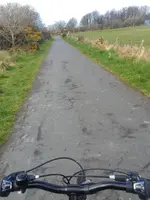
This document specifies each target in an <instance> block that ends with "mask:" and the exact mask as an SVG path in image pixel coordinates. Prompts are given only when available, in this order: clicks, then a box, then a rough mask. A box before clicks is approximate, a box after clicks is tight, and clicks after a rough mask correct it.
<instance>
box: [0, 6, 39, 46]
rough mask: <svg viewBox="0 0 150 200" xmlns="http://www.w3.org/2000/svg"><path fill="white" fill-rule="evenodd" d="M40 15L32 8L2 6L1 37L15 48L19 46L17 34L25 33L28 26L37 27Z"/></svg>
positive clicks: (0, 19)
mask: <svg viewBox="0 0 150 200" xmlns="http://www.w3.org/2000/svg"><path fill="white" fill-rule="evenodd" d="M38 17H39V15H38V13H37V12H35V10H34V9H33V8H31V7H30V6H28V5H26V6H22V5H20V4H18V3H8V4H7V5H2V6H0V25H1V28H0V35H2V36H3V37H4V38H5V39H6V40H7V41H9V42H10V43H11V44H12V46H13V47H14V46H15V45H16V44H17V41H16V39H17V34H19V33H21V32H23V30H24V28H25V27H27V26H28V25H35V23H36V22H37V19H38Z"/></svg>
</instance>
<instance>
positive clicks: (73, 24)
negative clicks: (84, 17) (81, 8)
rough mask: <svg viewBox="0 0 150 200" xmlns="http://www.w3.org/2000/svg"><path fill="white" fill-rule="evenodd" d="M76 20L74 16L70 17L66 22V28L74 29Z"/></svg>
mask: <svg viewBox="0 0 150 200" xmlns="http://www.w3.org/2000/svg"><path fill="white" fill-rule="evenodd" d="M77 23H78V22H77V20H76V18H74V17H72V18H71V19H70V20H69V21H68V23H67V25H66V26H67V28H70V29H74V28H75V27H76V26H77Z"/></svg>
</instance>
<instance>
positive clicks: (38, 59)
mask: <svg viewBox="0 0 150 200" xmlns="http://www.w3.org/2000/svg"><path fill="white" fill-rule="evenodd" d="M51 43H52V40H51V41H50V40H47V41H45V42H44V43H43V44H42V45H41V47H40V50H39V51H36V52H34V53H29V54H25V55H19V56H17V58H16V66H15V67H13V68H11V69H10V70H8V71H6V72H4V73H0V144H2V143H4V142H5V140H7V138H8V136H9V134H10V132H11V127H12V125H13V123H14V121H15V118H16V113H17V111H18V110H19V108H20V105H21V104H22V103H23V101H24V99H25V97H26V95H27V92H28V91H29V89H30V88H31V87H32V83H33V80H34V78H35V75H36V72H37V70H38V68H39V67H40V65H41V63H42V61H43V60H44V58H45V57H46V55H47V53H48V49H49V47H50V45H51Z"/></svg>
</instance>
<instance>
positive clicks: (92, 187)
mask: <svg viewBox="0 0 150 200" xmlns="http://www.w3.org/2000/svg"><path fill="white" fill-rule="evenodd" d="M28 188H38V189H42V190H45V191H49V192H52V193H59V194H67V195H68V194H71V193H76V194H79V195H81V194H87V195H90V194H94V193H96V192H98V191H101V190H106V189H116V190H124V191H126V184H124V183H120V182H101V183H90V184H84V185H67V186H58V185H54V184H50V183H46V182H42V181H35V182H33V183H31V184H29V185H28Z"/></svg>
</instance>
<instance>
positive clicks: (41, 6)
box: [0, 0, 150, 25]
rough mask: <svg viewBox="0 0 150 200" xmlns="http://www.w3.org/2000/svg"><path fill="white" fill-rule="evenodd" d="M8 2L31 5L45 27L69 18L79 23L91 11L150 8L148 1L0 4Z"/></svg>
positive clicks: (53, 0) (22, 1)
mask: <svg viewBox="0 0 150 200" xmlns="http://www.w3.org/2000/svg"><path fill="white" fill-rule="evenodd" d="M10 2H18V3H20V4H23V5H24V4H29V5H31V6H32V7H34V8H35V9H36V10H37V11H38V12H39V13H40V15H41V18H42V20H43V22H44V23H45V24H46V25H50V24H53V23H55V22H56V21H59V20H65V21H68V20H69V19H70V18H71V17H75V18H76V19H77V20H78V21H80V19H81V17H82V16H83V15H84V14H86V13H88V12H91V11H93V10H97V11H99V12H100V14H104V13H105V12H106V11H107V10H111V9H116V10H118V9H120V8H122V7H126V6H132V5H136V6H142V5H147V6H150V0H74V1H72V0H9V1H8V0H0V4H5V3H10Z"/></svg>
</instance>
